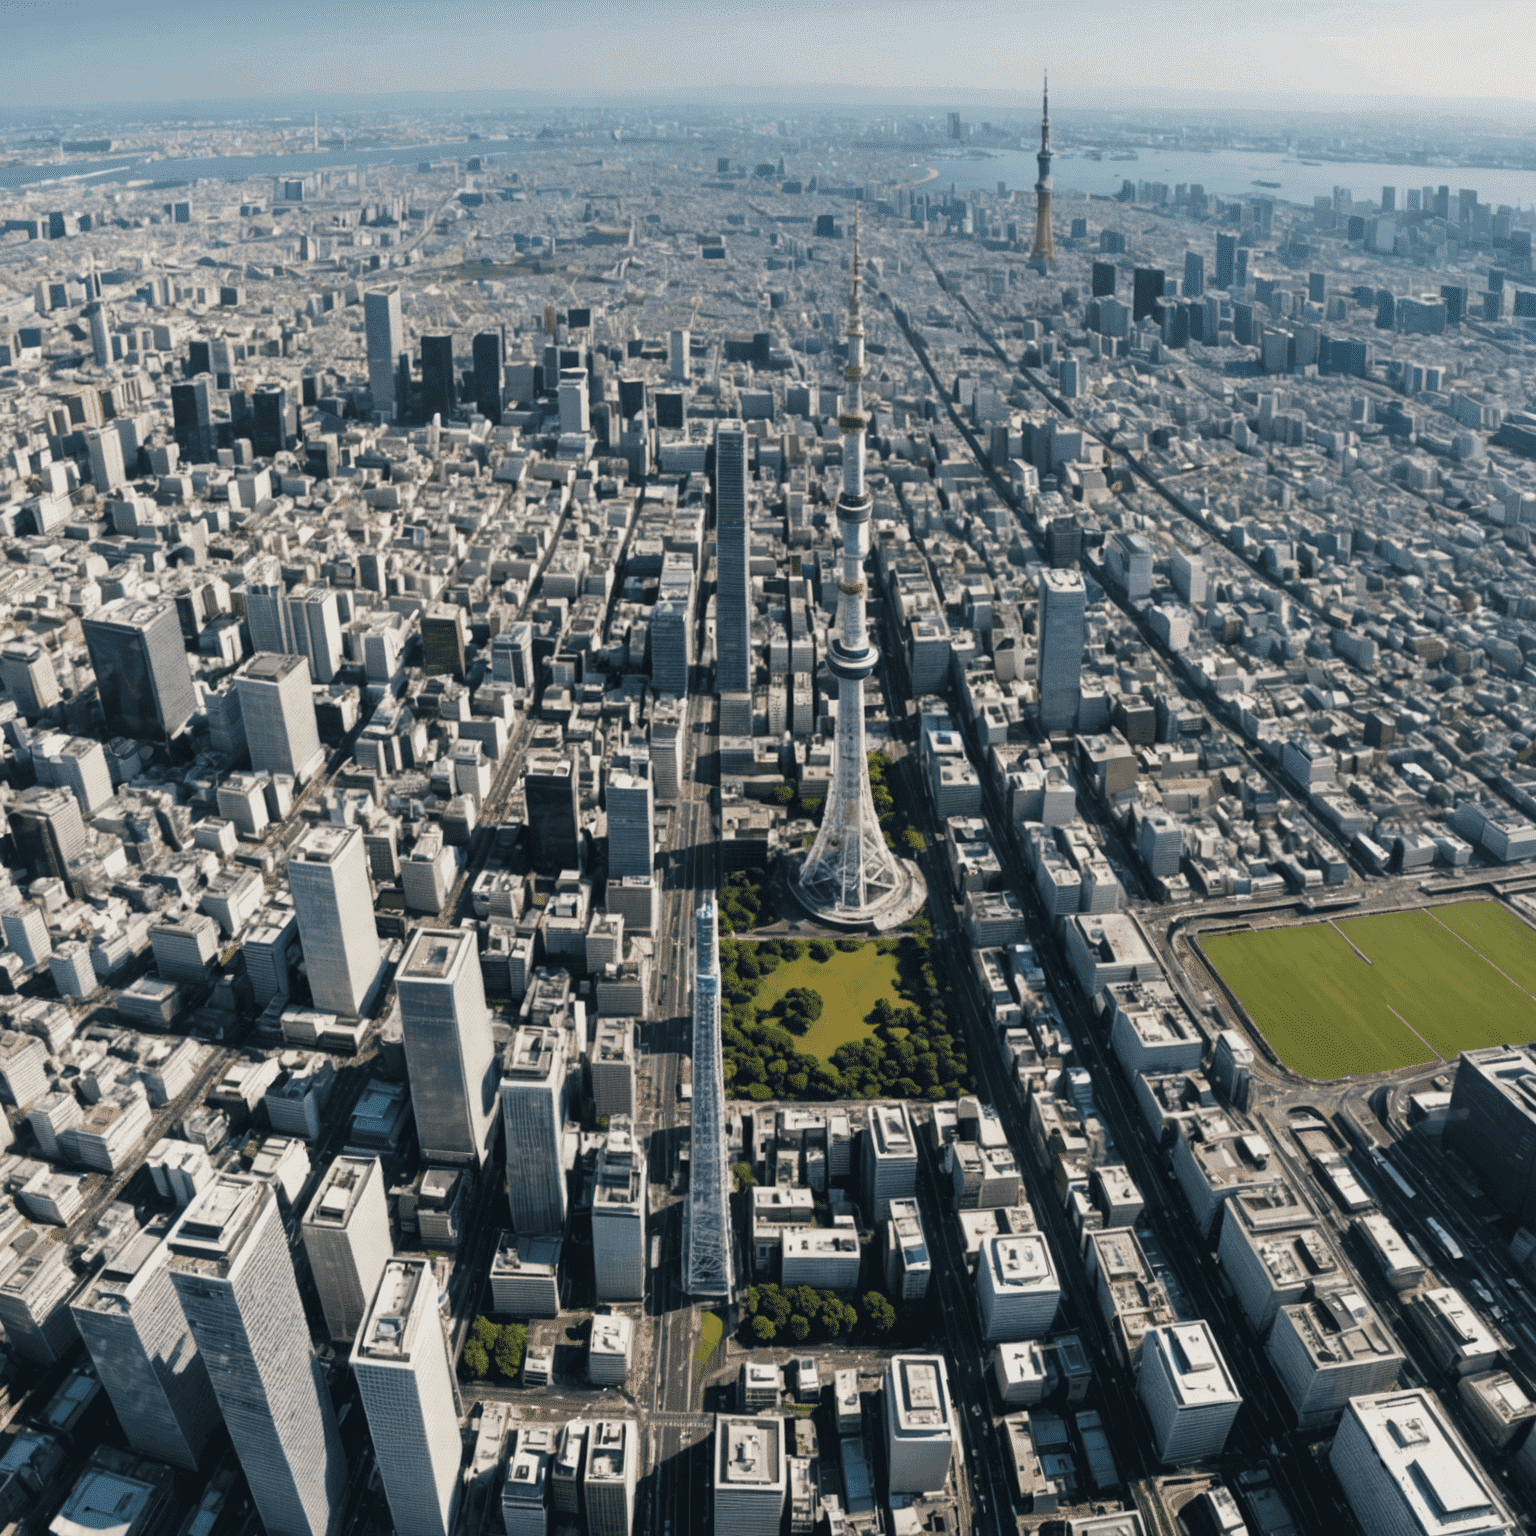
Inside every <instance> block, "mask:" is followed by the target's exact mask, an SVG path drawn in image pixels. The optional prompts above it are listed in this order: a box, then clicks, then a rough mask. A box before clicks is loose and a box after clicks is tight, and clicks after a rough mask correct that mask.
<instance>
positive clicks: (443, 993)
mask: <svg viewBox="0 0 1536 1536" xmlns="http://www.w3.org/2000/svg"><path fill="white" fill-rule="evenodd" d="M395 987H396V991H397V992H398V993H399V997H400V1022H401V1028H402V1031H403V1033H404V1037H405V1060H406V1065H407V1067H408V1069H409V1072H410V1079H411V1106H412V1108H413V1109H414V1110H415V1111H416V1136H417V1140H418V1141H419V1142H420V1143H421V1155H422V1157H423V1158H424V1159H426V1161H427V1162H430V1163H454V1164H459V1165H466V1164H472V1165H473V1166H474V1167H476V1168H478V1167H481V1166H482V1165H483V1164H484V1162H485V1156H486V1151H487V1148H488V1146H489V1144H490V1142H491V1140H492V1138H493V1137H494V1136H495V1132H496V1043H495V1041H494V1040H493V1039H492V1037H491V1016H490V1013H489V1011H488V1010H487V1009H486V1006H485V986H484V983H483V982H482V980H481V977H480V956H479V954H478V952H477V950H476V947H475V936H474V933H473V932H472V931H470V932H466V931H465V930H464V929H462V928H418V929H417V930H416V932H415V933H414V934H413V935H412V937H411V942H410V944H409V946H408V947H407V948H406V951H405V955H404V958H403V959H402V960H401V961H400V968H399V970H398V971H397V972H396V973H395Z"/></svg>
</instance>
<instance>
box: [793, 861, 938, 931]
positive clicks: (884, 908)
mask: <svg viewBox="0 0 1536 1536" xmlns="http://www.w3.org/2000/svg"><path fill="white" fill-rule="evenodd" d="M804 863H805V856H804V855H801V856H800V857H799V859H798V860H797V862H796V866H795V868H794V869H793V870H792V871H791V872H790V876H789V880H788V882H787V883H788V885H789V893H790V895H791V896H793V897H794V898H795V900H796V901H797V902H798V903H799V904H800V906H801V908H802V909H803V910H804V911H805V913H806V915H807V916H809V917H813V918H815V920H816V921H817V922H818V923H825V924H826V925H827V927H829V928H841V929H845V930H846V931H848V932H850V933H852V932H856V931H857V930H859V929H861V928H864V929H868V928H872V929H874V931H875V932H876V933H888V932H889V931H890V930H891V929H892V928H900V927H901V926H902V925H903V924H904V923H910V922H911V921H912V919H913V918H914V917H916V916H917V914H918V913H919V912H921V911H922V909H923V906H924V904H925V903H926V902H927V900H928V882H927V880H925V879H924V878H923V872H922V870H920V869H919V868H918V867H917V865H916V864H914V863H913V862H912V861H911V860H910V859H893V860H892V861H891V863H892V864H893V865H894V866H895V869H896V873H897V876H898V879H897V883H896V884H895V885H893V886H891V887H889V888H887V889H885V890H882V891H879V892H876V893H875V899H874V900H873V901H871V902H868V903H867V904H865V905H863V906H857V907H853V906H845V905H843V904H842V903H840V902H828V901H827V900H826V899H825V898H824V896H822V895H821V894H820V893H819V892H815V891H809V890H807V889H806V888H805V887H804V886H803V885H801V883H800V871H801V868H802V867H803V865H804Z"/></svg>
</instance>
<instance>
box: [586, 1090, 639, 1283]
mask: <svg viewBox="0 0 1536 1536" xmlns="http://www.w3.org/2000/svg"><path fill="white" fill-rule="evenodd" d="M645 1208H646V1181H645V1152H644V1150H643V1149H642V1147H641V1145H640V1143H639V1141H638V1139H637V1138H636V1136H635V1133H634V1126H633V1124H632V1122H631V1121H630V1120H629V1119H628V1118H626V1117H625V1116H622V1115H619V1116H615V1117H613V1118H612V1119H610V1120H609V1122H608V1136H607V1140H606V1141H605V1142H604V1144H603V1150H602V1153H601V1155H600V1156H599V1157H598V1160H597V1171H596V1173H595V1174H594V1176H593V1181H592V1266H593V1269H594V1270H595V1271H596V1273H597V1299H598V1300H599V1301H641V1300H643V1299H644V1297H645V1274H646V1262H647V1261H646V1247H645Z"/></svg>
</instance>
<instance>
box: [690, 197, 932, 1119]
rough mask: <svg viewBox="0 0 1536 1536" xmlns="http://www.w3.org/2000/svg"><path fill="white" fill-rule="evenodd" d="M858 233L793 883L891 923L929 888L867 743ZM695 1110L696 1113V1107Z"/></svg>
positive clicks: (870, 654) (853, 923)
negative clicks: (816, 729)
mask: <svg viewBox="0 0 1536 1536" xmlns="http://www.w3.org/2000/svg"><path fill="white" fill-rule="evenodd" d="M859 284H860V276H859V250H858V230H857V226H855V230H854V250H853V296H852V300H851V302H850V303H849V306H848V363H847V366H846V367H845V368H844V369H843V379H844V384H845V388H844V393H843V397H842V403H841V405H840V407H839V410H838V417H837V425H838V430H839V432H841V434H842V439H843V492H842V495H841V496H840V497H839V498H838V503H837V526H838V531H839V534H840V535H841V538H842V541H843V579H842V580H841V581H840V582H839V583H838V592H839V593H840V594H841V595H840V597H839V599H838V627H837V634H836V638H835V639H834V640H833V641H832V643H831V646H830V647H829V650H828V656H827V667H828V670H829V671H830V672H831V673H832V675H833V677H835V678H836V679H837V738H836V742H835V745H834V747H833V753H832V778H831V782H830V783H829V785H828V787H827V799H826V805H825V807H824V809H823V812H822V818H821V830H820V831H819V832H818V833H817V835H816V842H815V844H814V846H813V847H812V848H811V851H810V852H809V853H808V854H807V855H806V857H805V862H804V863H803V864H802V865H801V866H800V868H799V870H798V871H797V872H796V873H795V875H794V876H793V877H792V878H791V881H790V887H791V889H792V890H793V891H794V894H795V896H796V897H797V898H798V900H799V901H800V902H801V904H802V905H803V906H804V907H805V908H806V909H807V910H808V911H809V912H810V913H811V914H812V915H813V916H815V917H818V918H820V919H821V920H822V921H823V922H825V923H831V924H835V925H838V926H845V927H864V926H866V925H870V924H873V925H874V926H876V927H881V928H886V927H893V926H895V925H896V924H897V923H901V922H905V921H906V919H907V918H908V917H910V916H911V915H912V913H913V912H915V911H916V910H917V909H918V907H919V906H921V905H922V903H923V901H924V899H925V897H926V894H927V887H926V885H925V883H924V881H923V877H922V875H921V874H920V873H919V872H918V869H917V866H916V865H914V864H911V863H908V862H907V861H905V860H903V859H899V858H898V857H897V856H896V855H895V854H894V853H893V852H892V851H891V850H890V849H889V848H888V847H886V843H885V836H884V834H883V833H882V832H881V830H880V818H879V817H878V816H876V815H875V802H874V797H873V796H872V795H871V793H870V788H869V761H868V758H867V756H866V754H865V745H864V680H865V679H866V678H867V677H869V676H871V675H872V674H873V673H874V671H875V669H876V667H877V666H878V665H879V662H880V653H879V652H878V651H877V650H876V648H875V646H874V644H873V643H872V642H871V640H870V638H869V633H868V630H867V629H866V627H865V621H864V560H865V557H866V556H867V555H868V553H869V518H870V509H871V506H872V502H871V498H870V495H869V492H868V490H867V489H866V488H865V484H864V452H865V440H864V434H865V429H866V428H867V427H868V425H869V417H868V415H867V414H866V413H865V410H864V382H863V381H864V320H863V317H862V315H861V314H860V311H859ZM695 1113H697V1110H695Z"/></svg>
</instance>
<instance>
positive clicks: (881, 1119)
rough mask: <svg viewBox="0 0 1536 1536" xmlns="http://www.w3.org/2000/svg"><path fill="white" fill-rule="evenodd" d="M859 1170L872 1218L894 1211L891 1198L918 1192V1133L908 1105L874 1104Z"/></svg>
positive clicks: (884, 1217) (905, 1196)
mask: <svg viewBox="0 0 1536 1536" xmlns="http://www.w3.org/2000/svg"><path fill="white" fill-rule="evenodd" d="M860 1172H861V1174H862V1176H863V1185H864V1209H865V1214H866V1216H867V1217H868V1218H869V1220H870V1221H871V1222H877V1221H884V1220H885V1219H886V1218H887V1217H888V1216H889V1215H890V1214H891V1201H892V1200H910V1199H912V1198H914V1197H915V1196H916V1194H917V1137H916V1136H914V1135H913V1133H912V1120H911V1117H910V1116H909V1115H908V1114H907V1106H906V1105H905V1104H903V1103H901V1102H900V1101H899V1100H898V1101H897V1102H896V1103H894V1104H876V1105H875V1106H874V1107H873V1108H871V1110H870V1112H869V1125H868V1127H867V1128H866V1129H865V1132H864V1144H863V1160H862V1166H861V1168H860Z"/></svg>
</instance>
